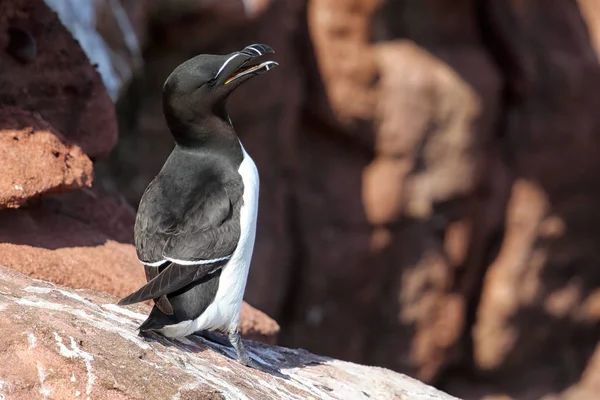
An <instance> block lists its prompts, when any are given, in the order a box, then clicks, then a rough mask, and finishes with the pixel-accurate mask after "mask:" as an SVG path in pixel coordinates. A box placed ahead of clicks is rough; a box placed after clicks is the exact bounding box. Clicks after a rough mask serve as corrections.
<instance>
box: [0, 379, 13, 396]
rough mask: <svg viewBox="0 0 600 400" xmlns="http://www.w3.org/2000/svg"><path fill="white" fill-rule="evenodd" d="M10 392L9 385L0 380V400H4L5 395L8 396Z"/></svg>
mask: <svg viewBox="0 0 600 400" xmlns="http://www.w3.org/2000/svg"><path fill="white" fill-rule="evenodd" d="M11 391H12V387H11V385H10V384H8V383H6V382H4V381H3V380H2V379H0V400H5V399H6V394H9V393H10V392H11Z"/></svg>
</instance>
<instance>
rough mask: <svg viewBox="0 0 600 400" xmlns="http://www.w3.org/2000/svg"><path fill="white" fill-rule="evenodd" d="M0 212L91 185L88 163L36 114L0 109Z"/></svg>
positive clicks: (78, 150)
mask: <svg viewBox="0 0 600 400" xmlns="http://www.w3.org/2000/svg"><path fill="white" fill-rule="evenodd" d="M0 159H1V160H2V178H0V209H2V208H6V207H19V206H21V205H23V204H25V203H26V202H27V201H28V200H29V199H31V198H35V197H39V196H42V195H47V194H55V193H61V192H66V191H70V190H74V189H79V188H82V187H89V186H91V184H92V179H93V170H92V162H91V161H90V159H89V158H88V157H87V156H86V155H85V154H84V153H83V152H82V151H81V148H80V147H79V146H76V145H69V144H67V143H65V140H64V138H63V136H62V135H61V134H60V133H59V132H57V131H56V130H55V129H54V128H53V127H52V126H50V125H49V124H48V123H47V122H46V121H44V120H43V119H42V118H41V117H40V116H39V115H37V114H35V113H30V112H27V111H23V110H20V109H18V108H14V107H0Z"/></svg>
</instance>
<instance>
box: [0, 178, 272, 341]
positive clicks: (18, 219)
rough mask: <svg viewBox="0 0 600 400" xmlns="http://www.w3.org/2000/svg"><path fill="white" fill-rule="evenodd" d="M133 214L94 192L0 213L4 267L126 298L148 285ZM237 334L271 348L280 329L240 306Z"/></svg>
mask: <svg viewBox="0 0 600 400" xmlns="http://www.w3.org/2000/svg"><path fill="white" fill-rule="evenodd" d="M134 221H135V213H134V211H133V210H132V209H131V207H130V206H129V205H127V204H126V203H125V202H124V200H123V199H122V198H121V197H120V196H119V195H117V194H115V193H110V192H107V191H103V190H99V189H97V188H94V189H90V190H82V191H78V192H73V193H69V194H65V195H61V196H55V197H50V198H44V200H43V201H42V202H41V203H40V204H38V206H37V207H34V208H29V209H19V210H4V211H2V212H0V255H1V257H2V265H4V266H8V267H10V268H13V269H15V270H17V271H20V272H22V273H24V274H26V275H28V276H31V277H33V278H37V279H43V280H48V281H51V282H54V283H57V284H61V285H65V286H69V287H72V288H86V289H93V290H99V291H103V292H106V293H110V294H112V295H115V296H119V297H124V296H126V295H128V294H129V293H131V292H133V291H134V290H137V289H138V288H139V287H140V286H142V285H143V284H144V283H145V282H146V280H145V275H144V270H143V268H141V265H140V264H139V262H138V259H137V255H136V252H135V247H134V246H133V245H132V242H133V224H134ZM240 319H241V327H240V328H241V333H242V335H243V336H244V337H245V338H249V339H253V340H259V341H263V342H266V343H271V344H275V343H276V341H277V334H278V332H279V325H278V324H277V323H276V322H275V321H274V320H273V319H271V318H270V317H269V316H267V315H266V314H265V313H263V312H261V311H259V310H257V309H255V308H254V307H252V306H250V305H248V304H247V303H244V304H243V306H242V312H241V316H240Z"/></svg>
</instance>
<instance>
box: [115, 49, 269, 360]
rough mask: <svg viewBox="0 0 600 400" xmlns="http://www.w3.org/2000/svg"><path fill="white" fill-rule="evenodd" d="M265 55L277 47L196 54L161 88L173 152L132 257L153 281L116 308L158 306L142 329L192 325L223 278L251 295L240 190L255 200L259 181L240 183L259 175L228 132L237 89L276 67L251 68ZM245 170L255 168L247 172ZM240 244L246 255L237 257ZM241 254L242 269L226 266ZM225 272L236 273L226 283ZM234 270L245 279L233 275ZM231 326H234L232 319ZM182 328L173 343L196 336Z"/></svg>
mask: <svg viewBox="0 0 600 400" xmlns="http://www.w3.org/2000/svg"><path fill="white" fill-rule="evenodd" d="M266 53H272V49H271V48H270V47H268V46H266V45H251V46H247V47H246V48H244V49H243V50H241V51H238V52H234V53H231V54H228V55H225V56H216V55H201V56H197V57H194V58H192V59H190V60H188V61H186V62H184V63H183V64H181V65H180V66H179V67H177V68H176V69H175V70H174V71H173V73H172V74H171V75H170V76H169V77H168V78H167V80H166V82H165V85H164V88H163V112H164V115H165V119H166V121H167V125H168V126H169V129H170V131H171V133H172V135H173V137H174V139H175V148H174V149H173V151H172V153H171V155H170V156H169V158H168V159H167V160H166V162H165V164H164V166H163V167H162V169H161V171H160V173H159V174H158V175H157V176H156V178H155V179H154V180H153V181H152V182H151V183H150V184H149V185H148V187H147V188H146V190H145V192H144V194H143V196H142V199H141V201H140V205H139V208H138V213H137V216H136V221H135V245H136V250H137V254H138V257H139V259H140V262H142V264H144V269H145V273H146V279H147V281H148V282H147V284H145V285H144V286H142V287H141V288H140V289H138V290H137V291H135V292H134V293H132V294H130V295H129V296H127V297H125V298H123V299H121V301H119V304H120V305H127V304H133V303H137V302H141V301H145V300H150V299H152V300H154V302H155V305H154V307H153V309H152V311H151V313H150V315H149V316H148V318H147V319H146V321H144V322H143V323H142V325H141V326H140V330H141V331H144V330H155V331H158V332H163V333H164V332H166V331H165V329H167V328H169V327H176V328H177V327H180V326H182V325H181V323H182V322H186V323H191V322H193V321H195V320H196V319H198V318H199V317H200V316H202V314H203V313H204V312H205V311H206V310H207V308H208V307H209V306H211V304H212V303H213V302H214V301H215V297H216V296H217V294H218V292H219V288H220V287H221V285H222V284H223V279H224V278H223V276H225V275H226V276H227V277H228V278H227V279H229V282H226V283H227V284H228V285H229V286H227V287H230V286H231V285H233V286H231V287H233V288H237V289H236V293H238V289H239V288H241V289H242V291H243V288H244V287H245V279H246V275H247V268H248V266H249V262H250V259H249V258H250V257H251V253H252V246H253V243H254V230H255V222H253V221H252V223H250V224H249V222H248V218H252V219H255V212H256V201H257V200H256V199H255V197H251V198H252V199H253V201H252V203H253V204H250V205H249V207H252V210H246V211H245V213H244V216H245V217H244V218H242V215H241V212H242V210H243V206H244V193H245V192H244V191H245V190H252V191H253V193H256V195H257V193H258V192H257V191H258V186H257V185H258V181H257V178H255V179H254V180H253V179H250V180H249V181H248V182H251V186H253V187H251V188H245V184H244V182H245V181H244V179H249V178H244V176H242V175H243V172H242V171H246V172H245V173H252V172H251V171H255V170H256V168H255V167H254V163H253V162H252V161H251V159H249V160H246V158H249V156H248V155H247V154H246V153H245V151H244V150H243V147H242V145H241V143H240V141H239V139H238V137H237V135H236V133H235V131H234V129H233V126H232V125H231V122H230V119H229V115H228V114H227V111H226V109H225V104H226V100H227V98H228V96H229V94H230V93H231V92H232V91H233V90H234V89H235V88H236V87H238V86H239V85H240V84H242V83H243V82H245V81H246V80H248V79H249V78H250V77H252V76H254V75H257V74H260V73H262V72H265V71H268V70H269V69H270V68H272V67H273V66H275V65H277V63H275V62H272V61H268V62H263V63H261V64H257V65H250V62H251V61H252V60H254V59H255V58H257V57H259V56H261V55H263V54H266ZM244 162H246V163H250V164H247V166H246V167H244V168H242V165H243V163H244ZM248 168H250V169H248ZM252 168H253V169H252ZM249 171H250V172H249ZM254 173H255V172H254ZM249 216H252V217H249ZM242 220H243V221H245V222H244V225H242V224H241V222H240V221H242ZM249 229H250V230H251V232H250V233H251V234H250V233H249V232H248V230H249ZM249 235H250V236H249ZM242 236H243V237H244V238H245V239H244V241H243V243H244V244H243V246H245V247H244V250H243V251H242V249H238V247H239V246H241V245H240V238H241V237H242ZM248 237H251V243H250V244H249V245H248V244H247V242H248V239H247V238H248ZM248 246H250V247H248ZM248 248H249V249H250V251H249V252H248V251H246V250H247V249H248ZM236 250H238V253H239V254H238V256H237V258H236V261H235V262H236V263H238V264H236V266H230V265H229V264H230V260H231V259H232V257H234V256H235V254H236ZM239 265H241V266H242V267H239ZM226 268H237V269H234V270H230V272H229V273H228V274H225V275H223V273H222V272H223V270H224V269H226ZM240 268H241V269H240ZM244 268H245V269H244ZM238 269H239V270H240V272H239V273H237V272H235V273H234V272H233V271H237V270H238ZM244 271H245V272H244ZM232 274H234V275H232ZM244 274H246V275H244ZM232 276H233V278H232ZM232 279H233V281H232ZM232 282H233V283H232ZM236 285H237V286H236ZM240 285H241V286H240ZM238 297H239V296H238ZM236 299H237V297H236ZM236 301H237V300H236ZM229 303H230V302H229ZM229 303H228V302H225V303H224V306H228V304H229ZM239 303H240V304H239V305H237V304H234V305H232V306H233V307H238V306H241V298H240V299H239ZM238 314H239V313H238ZM227 315H229V314H227ZM207 318H208V317H207ZM213 319H214V318H213ZM238 319H239V315H238ZM206 324H207V326H210V328H211V329H212V328H214V327H213V326H212V325H211V324H210V323H208V322H207V323H206ZM215 324H216V325H218V324H221V325H223V322H222V321H221V322H219V323H218V324H217V323H215ZM231 324H233V325H231V326H234V325H235V324H236V321H235V318H233V320H232V321H231ZM213 325H214V324H213ZM231 326H230V327H229V328H228V329H230V332H229V333H230V335H233V336H230V337H231V341H232V344H234V346H236V350H238V356H239V357H240V359H241V360H242V361H243V362H244V363H246V364H248V363H249V362H250V361H249V358H248V356H247V354H246V353H245V351H244V350H243V346H242V347H240V348H241V350H239V348H238V347H239V346H241V342H240V341H239V333H237V327H235V329H233V328H231ZM216 328H224V327H219V326H216ZM177 329H179V328H177ZM186 329H188V328H187V325H186V326H184V328H181V329H179V330H176V331H177V332H179V333H170V335H179V334H189V333H191V332H188V330H189V329H188V330H186ZM234 330H235V332H234ZM180 331H181V332H183V333H180ZM172 332H175V331H172ZM235 335H237V336H235ZM172 337H175V336H172ZM238 342H239V343H238Z"/></svg>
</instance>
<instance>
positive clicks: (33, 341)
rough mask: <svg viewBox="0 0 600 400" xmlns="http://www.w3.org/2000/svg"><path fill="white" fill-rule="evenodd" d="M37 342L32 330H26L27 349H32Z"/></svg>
mask: <svg viewBox="0 0 600 400" xmlns="http://www.w3.org/2000/svg"><path fill="white" fill-rule="evenodd" d="M36 344H37V339H36V337H35V335H34V334H33V333H32V332H27V348H28V349H29V350H31V349H33V348H34V347H35V345H36Z"/></svg>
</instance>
